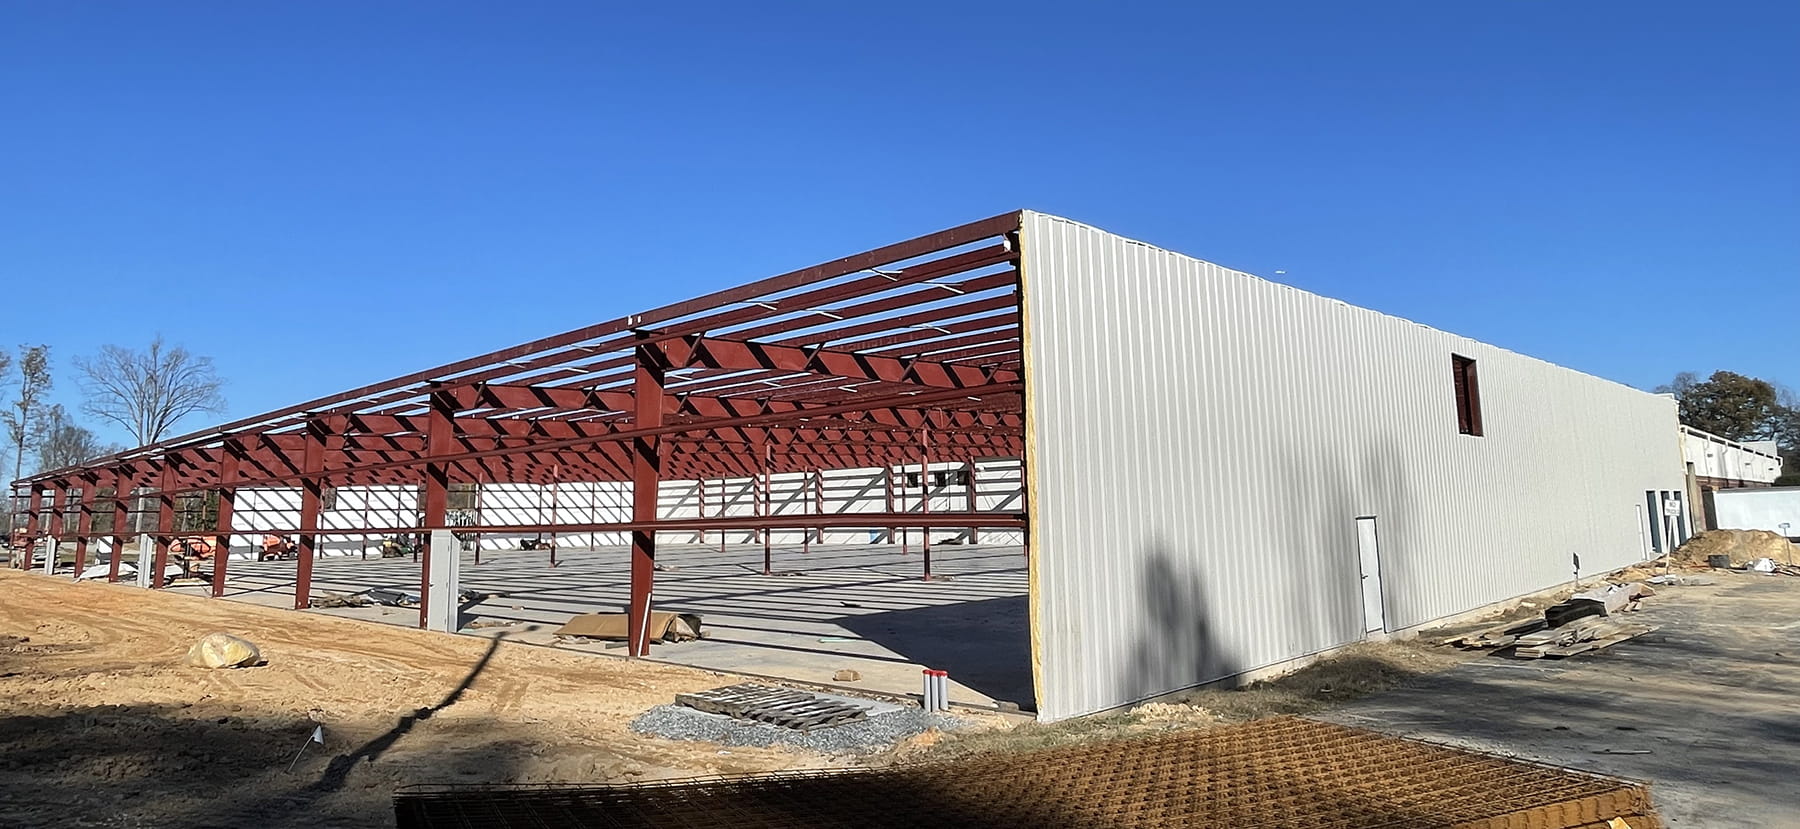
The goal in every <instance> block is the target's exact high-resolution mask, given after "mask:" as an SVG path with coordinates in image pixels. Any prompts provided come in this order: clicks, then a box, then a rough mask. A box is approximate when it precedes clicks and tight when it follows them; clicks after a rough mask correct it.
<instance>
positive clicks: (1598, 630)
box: [1512, 616, 1656, 659]
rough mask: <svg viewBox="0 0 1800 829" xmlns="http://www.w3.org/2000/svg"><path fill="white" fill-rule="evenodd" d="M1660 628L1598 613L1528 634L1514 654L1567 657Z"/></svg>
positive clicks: (1517, 643) (1537, 656)
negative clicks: (1619, 619) (1614, 619)
mask: <svg viewBox="0 0 1800 829" xmlns="http://www.w3.org/2000/svg"><path fill="white" fill-rule="evenodd" d="M1654 630H1656V628H1654V627H1652V626H1650V625H1635V624H1630V623H1627V622H1617V621H1612V620H1609V619H1603V618H1600V617H1595V616H1587V617H1583V618H1581V619H1578V620H1576V621H1574V622H1572V623H1569V624H1566V625H1563V626H1562V627H1558V628H1552V629H1550V630H1540V631H1538V632H1536V633H1528V634H1525V635H1524V636H1521V637H1519V638H1518V641H1517V642H1515V643H1514V644H1513V650H1512V655H1513V656H1516V657H1518V658H1520V659H1538V658H1540V657H1545V656H1549V657H1555V658H1558V659H1560V658H1563V657H1567V656H1575V655H1577V654H1582V653H1587V652H1588V651H1592V650H1599V649H1600V648H1605V647H1611V646H1613V645H1616V644H1618V643H1620V642H1623V641H1625V640H1627V639H1631V638H1634V637H1638V636H1642V635H1644V634H1646V633H1650V632H1651V631H1654Z"/></svg>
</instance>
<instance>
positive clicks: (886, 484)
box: [881, 464, 894, 544]
mask: <svg viewBox="0 0 1800 829" xmlns="http://www.w3.org/2000/svg"><path fill="white" fill-rule="evenodd" d="M881 494H882V495H883V496H884V497H885V498H886V499H887V513H888V514H889V515H893V514H894V467H893V465H892V464H887V465H884V466H883V467H882V469H881ZM887 543H889V544H892V543H894V525H893V524H889V525H888V528H887Z"/></svg>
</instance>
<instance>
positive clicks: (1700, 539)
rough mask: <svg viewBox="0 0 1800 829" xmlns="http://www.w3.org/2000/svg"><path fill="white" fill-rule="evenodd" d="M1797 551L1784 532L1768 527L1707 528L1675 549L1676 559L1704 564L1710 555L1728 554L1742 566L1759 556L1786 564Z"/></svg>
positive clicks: (1732, 563) (1736, 563) (1735, 564)
mask: <svg viewBox="0 0 1800 829" xmlns="http://www.w3.org/2000/svg"><path fill="white" fill-rule="evenodd" d="M1796 552H1800V550H1795V549H1794V545H1793V544H1790V543H1788V540H1787V539H1785V538H1782V537H1781V534H1779V533H1772V532H1769V531H1768V530H1707V531H1705V532H1702V533H1699V534H1698V535H1695V536H1694V537H1693V538H1690V539H1688V541H1687V543H1686V544H1683V545H1681V546H1680V547H1677V548H1675V559H1676V560H1678V561H1685V562H1689V563H1692V564H1705V563H1706V561H1707V558H1708V557H1710V556H1729V557H1730V558H1731V566H1733V567H1742V566H1744V565H1745V564H1748V563H1749V562H1752V561H1755V560H1757V559H1759V558H1772V559H1774V560H1775V561H1776V562H1777V563H1780V564H1785V563H1787V562H1788V560H1789V558H1790V557H1792V556H1793V555H1794V554H1795V553H1796Z"/></svg>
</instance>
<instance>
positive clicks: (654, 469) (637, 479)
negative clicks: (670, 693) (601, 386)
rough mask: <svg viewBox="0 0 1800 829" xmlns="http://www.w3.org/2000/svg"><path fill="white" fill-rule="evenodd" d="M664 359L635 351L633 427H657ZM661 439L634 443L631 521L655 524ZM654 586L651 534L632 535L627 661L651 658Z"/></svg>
mask: <svg viewBox="0 0 1800 829" xmlns="http://www.w3.org/2000/svg"><path fill="white" fill-rule="evenodd" d="M665 369H666V358H665V357H664V355H663V353H662V350H661V349H660V348H658V347H657V346H656V345H653V344H650V343H645V344H643V345H640V346H638V349H637V371H636V373H635V377H634V379H633V381H632V396H633V397H634V398H635V399H636V402H637V410H636V411H635V412H634V413H633V414H634V415H635V422H636V423H637V424H638V425H639V426H643V427H647V428H651V429H654V428H655V427H657V426H661V425H662V418H663V375H664V371H665ZM659 439H660V436H659V435H655V434H646V435H643V436H642V437H638V438H634V439H633V440H632V442H631V447H632V452H631V454H632V466H631V519H632V520H633V521H636V522H639V523H654V522H656V520H657V519H658V518H659V517H660V516H659V515H658V514H657V496H658V495H659V494H660V490H661V488H662V475H661V469H660V464H661V461H662V458H661V451H662V446H661V444H660V443H659ZM655 582H656V530H655V528H654V527H652V528H649V529H641V530H633V531H632V533H631V600H630V603H629V604H627V605H626V613H625V620H626V624H627V625H628V626H629V628H628V630H627V631H626V636H627V640H626V641H627V644H628V645H629V647H628V649H627V650H628V652H629V653H630V654H631V655H632V656H648V655H649V654H650V638H649V629H650V607H651V593H652V591H653V590H654V587H655Z"/></svg>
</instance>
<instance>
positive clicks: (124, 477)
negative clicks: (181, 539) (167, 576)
mask: <svg viewBox="0 0 1800 829" xmlns="http://www.w3.org/2000/svg"><path fill="white" fill-rule="evenodd" d="M108 471H109V472H111V473H112V485H113V521H112V550H110V551H108V553H107V562H106V580H107V581H109V582H116V581H118V580H119V564H120V562H122V561H124V559H125V537H126V535H127V534H128V533H130V532H131V496H132V490H134V489H136V488H137V479H136V478H134V477H132V468H131V467H130V466H122V467H114V468H112V469H110V470H108ZM138 558H139V559H142V558H143V552H142V551H139V553H138Z"/></svg>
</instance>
